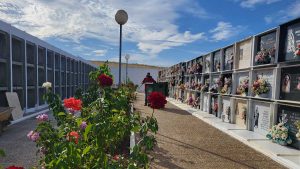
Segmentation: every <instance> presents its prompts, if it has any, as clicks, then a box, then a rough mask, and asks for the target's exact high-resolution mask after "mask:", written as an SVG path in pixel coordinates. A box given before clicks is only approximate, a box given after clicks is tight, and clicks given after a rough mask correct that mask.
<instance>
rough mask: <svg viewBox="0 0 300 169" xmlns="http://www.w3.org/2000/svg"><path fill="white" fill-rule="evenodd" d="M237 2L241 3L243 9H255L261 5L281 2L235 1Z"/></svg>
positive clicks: (265, 0) (273, 0)
mask: <svg viewBox="0 0 300 169" xmlns="http://www.w3.org/2000/svg"><path fill="white" fill-rule="evenodd" d="M235 1H236V2H240V5H241V7H243V8H254V7H255V6H256V5H261V4H267V5H268V4H272V3H275V2H278V1H280V0H235Z"/></svg>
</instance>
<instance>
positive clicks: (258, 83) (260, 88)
mask: <svg viewBox="0 0 300 169" xmlns="http://www.w3.org/2000/svg"><path fill="white" fill-rule="evenodd" d="M252 91H253V93H254V94H255V95H260V94H265V93H268V92H269V91H270V87H269V84H268V82H267V81H266V80H265V79H263V78H258V79H257V80H255V81H254V82H253V85H252Z"/></svg>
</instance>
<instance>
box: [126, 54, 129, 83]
mask: <svg viewBox="0 0 300 169" xmlns="http://www.w3.org/2000/svg"><path fill="white" fill-rule="evenodd" d="M129 58H130V55H129V54H126V55H125V59H126V84H127V83H128V60H129Z"/></svg>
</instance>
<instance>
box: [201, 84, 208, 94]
mask: <svg viewBox="0 0 300 169" xmlns="http://www.w3.org/2000/svg"><path fill="white" fill-rule="evenodd" d="M208 86H209V84H208V83H205V84H204V85H203V86H202V87H201V92H208Z"/></svg>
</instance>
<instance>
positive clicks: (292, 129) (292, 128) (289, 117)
mask: <svg viewBox="0 0 300 169" xmlns="http://www.w3.org/2000/svg"><path fill="white" fill-rule="evenodd" d="M297 122H298V123H299V122H300V108H299V107H291V106H285V105H279V106H278V114H277V123H285V125H286V126H288V128H289V131H288V133H289V136H290V137H291V139H292V144H291V146H292V147H295V148H297V149H300V138H297V133H298V132H299V129H298V128H297V126H296V123H297Z"/></svg>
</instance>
